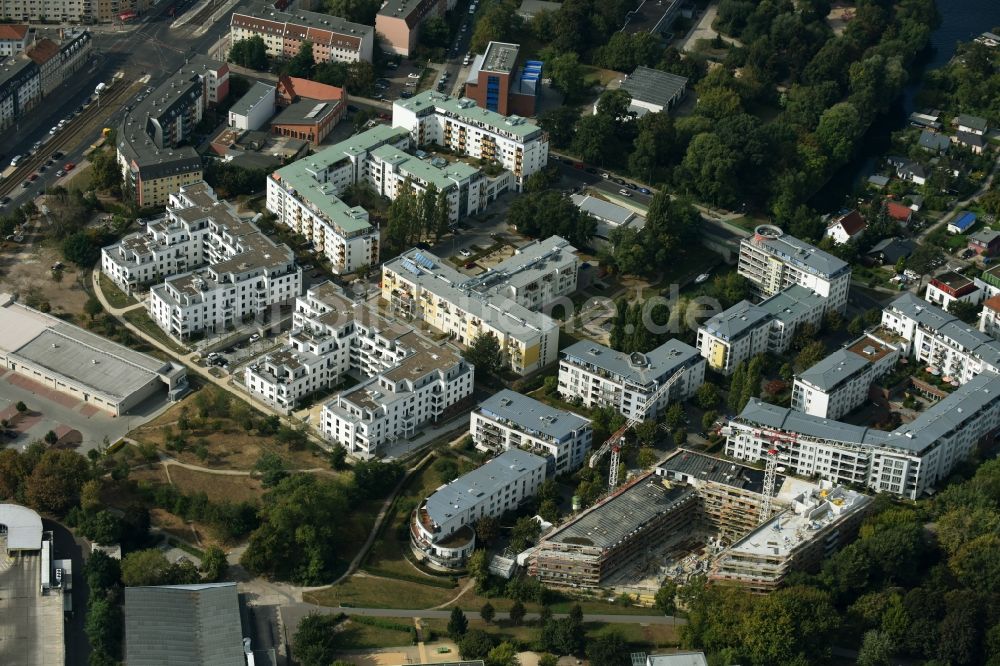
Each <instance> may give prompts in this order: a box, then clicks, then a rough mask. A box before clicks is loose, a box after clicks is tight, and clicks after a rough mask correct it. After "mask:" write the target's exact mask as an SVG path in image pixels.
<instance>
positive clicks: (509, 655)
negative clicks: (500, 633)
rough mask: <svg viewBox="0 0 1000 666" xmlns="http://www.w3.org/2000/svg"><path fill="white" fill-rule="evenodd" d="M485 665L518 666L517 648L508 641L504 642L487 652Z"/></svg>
mask: <svg viewBox="0 0 1000 666" xmlns="http://www.w3.org/2000/svg"><path fill="white" fill-rule="evenodd" d="M485 663H486V666H519V664H520V662H519V661H518V659H517V647H516V646H515V645H514V644H513V643H511V642H510V641H504V642H502V643H500V645H497V646H496V647H495V648H493V649H491V650H490V651H489V653H488V654H487V655H486V659H485Z"/></svg>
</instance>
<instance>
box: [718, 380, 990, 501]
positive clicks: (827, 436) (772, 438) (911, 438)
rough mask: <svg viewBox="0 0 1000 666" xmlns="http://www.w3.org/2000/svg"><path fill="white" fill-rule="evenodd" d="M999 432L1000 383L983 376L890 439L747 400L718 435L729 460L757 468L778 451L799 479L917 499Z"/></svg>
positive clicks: (888, 435)
mask: <svg viewBox="0 0 1000 666" xmlns="http://www.w3.org/2000/svg"><path fill="white" fill-rule="evenodd" d="M998 426H1000V376H998V375H996V374H994V373H993V372H984V373H982V374H979V375H977V376H975V377H973V378H972V379H971V380H969V381H967V382H966V383H964V384H962V385H961V386H960V387H959V388H957V389H956V390H955V391H954V392H953V393H951V394H950V395H948V396H947V397H945V398H944V399H942V400H941V401H940V402H938V403H937V404H935V405H933V406H931V407H930V408H928V409H927V410H926V411H924V412H922V413H921V414H920V415H919V416H918V417H917V418H916V419H914V420H913V421H911V422H910V423H905V424H903V425H901V426H900V427H898V428H896V429H895V430H893V431H892V432H884V431H881V430H874V429H871V428H864V427H861V426H854V425H849V424H846V423H840V422H837V421H831V420H829V419H826V418H822V417H818V416H811V415H809V414H803V413H801V412H798V411H795V410H793V409H789V408H786V407H777V406H775V405H769V404H767V403H765V402H762V401H760V400H757V399H751V400H750V402H749V403H747V406H746V407H745V408H744V409H743V411H742V412H741V413H740V415H739V416H737V417H736V418H734V419H732V420H730V422H729V424H728V425H727V426H726V427H725V428H723V434H725V435H726V436H727V440H726V455H728V456H731V457H734V458H737V459H739V460H748V461H751V462H755V461H758V460H761V459H763V458H764V457H765V456H767V452H768V451H770V450H772V449H775V448H777V449H778V451H779V455H780V460H781V464H782V465H783V466H786V467H788V468H789V470H790V471H791V472H793V473H795V474H798V475H800V476H812V475H814V474H815V475H818V476H819V477H821V478H824V479H829V480H832V481H835V482H837V483H853V484H858V485H863V486H867V487H868V488H871V489H872V490H874V491H876V492H885V493H891V494H896V495H902V496H904V497H908V498H910V499H917V498H918V497H920V496H922V495H923V494H925V493H927V492H931V491H932V490H933V489H934V487H935V486H936V484H938V483H940V482H941V481H943V480H945V479H947V478H948V476H949V474H951V471H952V470H953V469H954V467H955V465H957V464H958V463H960V462H961V461H963V460H965V459H966V458H967V457H968V456H969V455H970V454H971V453H972V452H973V450H974V449H975V447H976V446H977V445H978V444H979V443H980V442H981V441H986V440H988V439H990V438H992V437H994V436H995V435H996V433H997V428H998Z"/></svg>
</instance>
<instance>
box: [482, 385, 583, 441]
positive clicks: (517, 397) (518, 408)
mask: <svg viewBox="0 0 1000 666" xmlns="http://www.w3.org/2000/svg"><path fill="white" fill-rule="evenodd" d="M477 411H478V412H480V413H481V414H483V416H486V417H489V418H499V419H506V420H507V421H510V422H511V424H514V425H516V426H518V427H519V429H520V430H523V431H526V432H529V433H537V434H540V435H543V436H545V437H547V438H551V439H553V440H555V441H557V442H558V441H562V439H563V438H565V437H568V436H570V435H572V434H573V433H574V432H576V431H577V430H579V429H580V428H583V427H585V426H588V425H590V420H589V419H585V418H583V417H582V416H579V415H578V414H574V413H573V412H567V411H565V410H562V409H556V408H555V407H551V406H549V405H546V404H545V403H544V402H539V401H538V400H535V399H534V398H529V397H528V396H526V395H521V394H520V393H517V392H516V391H511V390H510V389H503V390H502V391H499V392H498V393H495V394H494V395H492V396H490V397H489V398H487V399H486V400H484V401H483V402H481V403H480V404H479V407H478V409H477Z"/></svg>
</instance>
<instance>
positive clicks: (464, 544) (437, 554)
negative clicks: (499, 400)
mask: <svg viewBox="0 0 1000 666" xmlns="http://www.w3.org/2000/svg"><path fill="white" fill-rule="evenodd" d="M545 467H546V461H545V458H542V457H540V456H536V455H533V454H531V453H528V452H527V451H522V450H520V449H517V448H512V449H508V450H507V451H504V452H503V453H501V454H500V455H498V456H497V457H496V458H493V459H492V460H490V461H489V462H487V463H486V464H485V465H483V466H482V467H479V468H477V469H474V470H472V471H471V472H469V473H468V474H464V475H462V476H460V477H458V478H457V479H455V480H454V481H452V482H451V483H448V484H446V485H444V486H441V487H440V488H438V489H437V490H435V491H434V493H433V494H431V495H430V496H428V497H427V499H425V500H424V501H423V503H422V504H421V505H420V506H419V507H418V508H417V509H416V510H415V511H414V512H413V515H412V517H411V520H410V543H411V544H412V546H413V548H414V551H415V553H417V554H418V555H419V556H420V557H422V558H426V559H427V560H428V561H429V562H430V563H431V564H434V565H436V566H438V567H443V568H448V569H457V568H461V567H462V566H463V565H464V564H465V562H466V560H467V559H468V556H469V555H471V554H472V551H473V549H474V548H475V545H476V533H475V530H474V529H473V525H475V523H476V521H477V520H479V519H480V518H483V517H485V516H490V517H499V516H501V515H503V513H504V512H505V511H513V510H514V509H517V508H518V507H519V506H520V505H521V504H522V503H524V502H525V501H526V500H528V499H530V498H531V497H533V496H534V495H535V493H537V492H538V489H539V487H541V485H542V481H544V480H545Z"/></svg>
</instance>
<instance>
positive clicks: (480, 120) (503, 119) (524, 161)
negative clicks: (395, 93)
mask: <svg viewBox="0 0 1000 666" xmlns="http://www.w3.org/2000/svg"><path fill="white" fill-rule="evenodd" d="M392 124H393V126H395V127H400V128H403V129H405V130H406V131H407V132H409V133H410V136H411V137H412V138H413V142H414V144H415V145H417V146H422V145H425V144H437V145H439V146H444V147H446V148H448V149H450V150H451V151H453V152H454V153H457V154H459V155H467V156H470V157H476V158H480V159H488V160H494V161H496V162H498V163H499V164H500V165H501V166H502V167H503V168H504V169H507V170H508V171H510V172H511V173H513V174H514V179H515V182H516V187H517V189H521V188H523V187H524V183H525V181H526V180H527V178H528V177H529V176H531V174H533V173H535V172H536V171H539V170H541V169H544V168H545V166H546V164H548V159H549V139H548V135H547V134H546V133H545V132H543V131H542V129H541V128H540V127H538V126H537V125H534V124H532V123H530V122H528V121H527V120H525V119H524V118H521V117H520V116H503V115H500V114H499V113H497V112H495V111H490V110H489V109H484V108H481V107H479V106H476V103H475V101H473V100H471V99H467V98H462V99H454V98H451V97H448V96H447V95H443V94H441V93H437V92H434V91H432V90H427V91H424V92H422V93H420V94H418V95H414V96H413V97H411V98H410V99H400V100H397V101H396V102H394V103H393V105H392Z"/></svg>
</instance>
